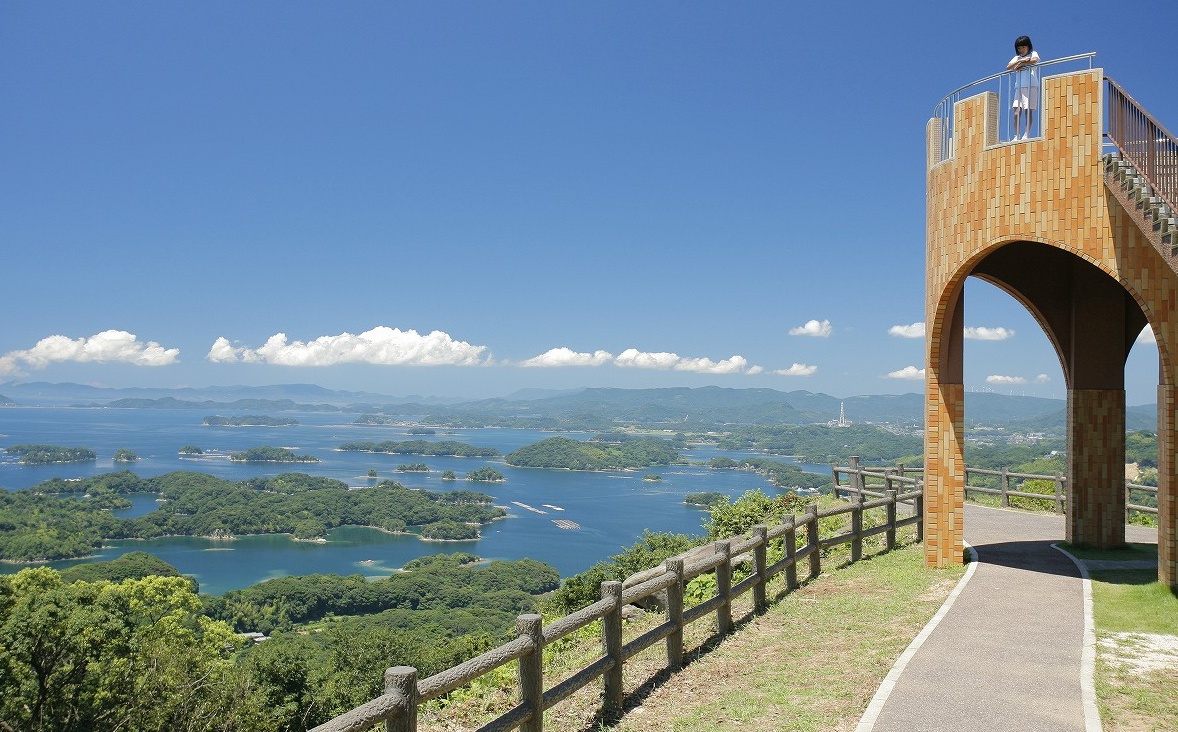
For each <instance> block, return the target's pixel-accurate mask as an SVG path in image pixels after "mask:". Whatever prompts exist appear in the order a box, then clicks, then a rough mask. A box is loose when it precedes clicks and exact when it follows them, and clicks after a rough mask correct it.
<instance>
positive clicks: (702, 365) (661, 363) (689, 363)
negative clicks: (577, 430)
mask: <svg viewBox="0 0 1178 732" xmlns="http://www.w3.org/2000/svg"><path fill="white" fill-rule="evenodd" d="M614 365H616V366H620V367H622V368H632V369H659V370H664V371H691V372H694V373H697V374H759V373H761V372H762V371H764V369H762V368H761V367H760V366H749V362H748V360H747V359H746V358H744V357H743V356H735V355H734V356H732V357H730V358H726V359H723V360H722V361H713V360H711V359H710V358H686V357H683V356H680V355H679V354H677V353H667V352H665V351H659V352H653V353H650V352H645V351H639V350H638V349H637V348H627V349H626V350H625V351H622V352H621V353H619V354H618V355H617V357H616V358H615V359H614Z"/></svg>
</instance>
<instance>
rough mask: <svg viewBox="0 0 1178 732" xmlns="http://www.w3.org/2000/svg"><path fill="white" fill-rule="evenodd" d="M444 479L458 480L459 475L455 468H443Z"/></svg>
mask: <svg viewBox="0 0 1178 732" xmlns="http://www.w3.org/2000/svg"><path fill="white" fill-rule="evenodd" d="M442 480H458V476H457V475H455V474H454V471H453V470H443V471H442Z"/></svg>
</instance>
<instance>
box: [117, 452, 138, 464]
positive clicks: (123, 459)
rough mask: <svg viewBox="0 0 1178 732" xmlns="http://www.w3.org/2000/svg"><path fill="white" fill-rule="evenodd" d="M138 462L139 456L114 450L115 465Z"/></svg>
mask: <svg viewBox="0 0 1178 732" xmlns="http://www.w3.org/2000/svg"><path fill="white" fill-rule="evenodd" d="M138 460H139V456H138V455H136V454H135V453H134V452H132V451H131V450H115V456H114V461H115V462H116V463H134V462H137V461H138Z"/></svg>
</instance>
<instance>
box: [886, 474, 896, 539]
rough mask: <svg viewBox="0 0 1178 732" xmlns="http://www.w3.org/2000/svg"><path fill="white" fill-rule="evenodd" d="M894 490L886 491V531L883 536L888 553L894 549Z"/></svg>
mask: <svg viewBox="0 0 1178 732" xmlns="http://www.w3.org/2000/svg"><path fill="white" fill-rule="evenodd" d="M896 503H897V501H896V489H895V488H889V489H888V530H887V533H885V534H884V539H885V540H886V541H887V548H888V551H891V550H893V549H895V548H896Z"/></svg>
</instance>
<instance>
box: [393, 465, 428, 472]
mask: <svg viewBox="0 0 1178 732" xmlns="http://www.w3.org/2000/svg"><path fill="white" fill-rule="evenodd" d="M397 472H398V473H428V472H429V466H428V465H426V464H425V463H409V464H408V465H406V464H404V463H402V464H400V465H398V466H397Z"/></svg>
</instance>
